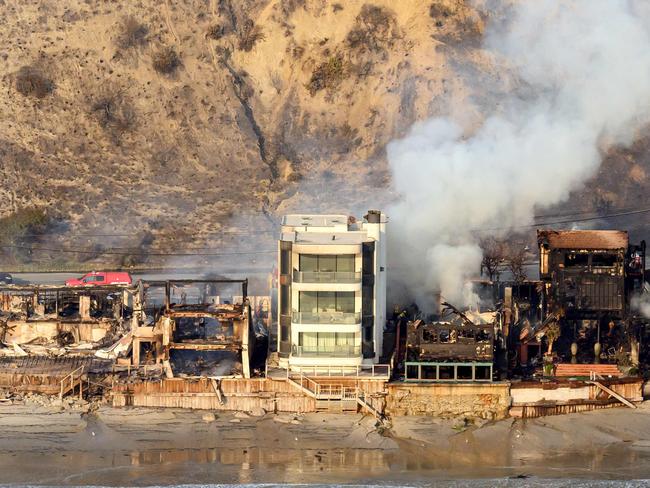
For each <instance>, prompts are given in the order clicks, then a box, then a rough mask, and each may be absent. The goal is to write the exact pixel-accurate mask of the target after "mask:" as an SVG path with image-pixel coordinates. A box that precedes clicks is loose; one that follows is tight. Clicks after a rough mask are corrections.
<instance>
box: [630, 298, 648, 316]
mask: <svg viewBox="0 0 650 488" xmlns="http://www.w3.org/2000/svg"><path fill="white" fill-rule="evenodd" d="M631 305H632V310H635V311H637V312H639V313H640V314H641V316H642V317H644V318H646V319H650V295H649V294H648V293H645V294H642V295H635V296H633V297H632V303H631Z"/></svg>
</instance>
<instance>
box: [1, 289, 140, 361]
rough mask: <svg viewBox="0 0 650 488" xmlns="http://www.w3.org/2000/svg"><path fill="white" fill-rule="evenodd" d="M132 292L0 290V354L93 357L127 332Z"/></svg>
mask: <svg viewBox="0 0 650 488" xmlns="http://www.w3.org/2000/svg"><path fill="white" fill-rule="evenodd" d="M133 294H134V290H133V289H131V288H128V287H122V286H102V287H95V288H93V289H92V290H89V289H85V288H73V287H57V286H40V287H32V286H18V285H9V286H3V287H0V341H1V342H2V343H3V344H4V345H5V346H6V347H4V348H1V349H0V355H1V356H25V355H27V354H28V353H32V354H42V355H49V356H61V355H64V354H68V355H70V354H72V355H88V354H93V353H94V352H95V351H96V350H98V349H100V348H102V347H105V346H107V345H109V344H110V343H112V342H113V341H114V340H116V339H117V338H118V337H120V336H121V335H122V334H123V333H124V331H125V330H127V329H128V323H129V320H130V318H131V314H132V307H133Z"/></svg>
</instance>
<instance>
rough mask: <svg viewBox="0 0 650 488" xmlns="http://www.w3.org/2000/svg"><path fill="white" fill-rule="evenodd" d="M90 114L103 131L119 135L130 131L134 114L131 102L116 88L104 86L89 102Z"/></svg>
mask: <svg viewBox="0 0 650 488" xmlns="http://www.w3.org/2000/svg"><path fill="white" fill-rule="evenodd" d="M90 112H91V113H92V114H93V116H94V117H95V118H96V119H97V121H98V122H99V125H101V126H102V127H103V128H104V129H110V130H112V131H114V132H115V133H116V134H121V133H123V132H126V131H128V130H130V129H132V128H133V127H134V126H135V122H136V113H135V109H134V108H133V105H132V104H131V101H130V100H129V99H128V97H126V95H125V94H124V92H123V91H122V90H121V89H120V88H119V87H117V86H114V85H104V86H102V87H101V88H100V89H99V90H98V93H97V94H96V95H95V96H94V97H93V98H92V100H91V102H90Z"/></svg>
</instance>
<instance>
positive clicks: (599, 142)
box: [388, 0, 650, 305]
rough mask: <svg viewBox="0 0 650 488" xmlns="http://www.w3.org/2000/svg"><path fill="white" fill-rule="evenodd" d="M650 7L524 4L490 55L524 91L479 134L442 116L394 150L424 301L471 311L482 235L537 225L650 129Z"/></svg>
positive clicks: (397, 216)
mask: <svg viewBox="0 0 650 488" xmlns="http://www.w3.org/2000/svg"><path fill="white" fill-rule="evenodd" d="M646 3H647V2H645V1H641V0H639V1H637V2H635V1H633V0H521V1H519V2H517V3H516V4H515V5H513V6H510V7H508V8H507V10H505V11H506V12H507V17H506V19H505V21H504V22H503V23H500V24H499V25H492V26H491V25H488V26H487V31H486V36H485V42H484V48H485V49H486V50H487V51H488V52H489V53H490V56H493V59H495V60H496V61H498V62H499V64H501V65H506V66H509V67H510V68H511V69H512V75H513V76H514V77H515V79H516V80H517V82H518V86H519V87H520V88H521V89H519V90H515V91H514V92H511V94H510V95H507V96H504V97H503V98H502V99H500V100H496V101H495V102H496V103H495V104H494V106H495V107H498V109H495V110H494V111H493V112H492V113H487V114H483V115H484V119H483V122H482V124H481V125H480V127H478V128H476V127H474V128H471V129H465V130H464V129H463V128H462V127H460V126H459V125H458V124H457V123H456V122H454V121H453V120H450V119H444V118H434V119H430V120H427V121H424V122H421V123H418V124H416V125H415V126H413V127H412V129H411V130H410V132H409V134H407V136H406V137H404V138H403V139H400V140H396V141H393V142H392V143H390V144H389V146H388V158H389V163H390V166H391V170H392V173H393V178H394V184H395V187H396V190H397V191H398V192H399V194H400V195H401V199H400V201H399V202H398V203H397V204H396V205H395V206H393V208H390V209H389V215H390V217H391V222H392V224H391V225H392V227H391V234H392V237H393V238H394V239H393V244H394V245H396V247H393V250H392V251H391V253H392V258H394V259H396V260H399V261H400V265H401V266H402V267H403V268H405V270H406V271H407V272H408V279H407V280H405V282H407V283H410V284H412V285H413V292H414V293H416V295H417V294H418V293H417V291H420V293H419V298H422V297H423V296H427V295H430V294H431V293H430V292H432V291H434V290H437V291H441V292H442V295H443V296H444V297H445V298H446V299H447V300H450V301H454V302H456V303H462V304H464V305H470V302H471V301H472V300H471V297H468V295H467V293H465V292H464V290H463V287H462V285H461V283H462V281H463V280H464V279H466V278H468V277H469V276H472V275H477V274H478V269H479V268H478V263H480V249H479V247H478V244H477V239H476V237H475V235H474V234H475V232H474V230H476V229H485V228H488V229H489V228H494V227H496V228H511V227H514V226H520V225H525V224H529V223H531V222H532V217H533V215H534V211H535V210H537V209H543V208H545V207H549V206H551V205H554V204H557V203H559V202H561V201H562V200H563V199H565V198H566V197H567V196H568V194H569V192H570V191H572V190H575V189H577V188H579V187H580V185H581V184H583V183H584V182H585V181H586V180H587V179H588V178H589V177H591V176H592V175H594V173H595V172H596V171H597V169H598V167H599V165H600V162H601V151H602V150H603V149H604V148H605V147H607V146H610V145H612V144H626V143H630V142H631V141H632V140H633V139H634V138H635V136H636V130H638V129H639V128H640V127H642V126H643V125H644V124H646V123H648V121H649V119H648V114H649V113H650V110H649V109H650V34H649V29H650V9H649V8H648V7H647V5H646ZM502 4H503V2H496V5H497V6H498V7H504V5H502ZM467 108H468V109H469V108H470V107H467ZM453 112H454V113H462V112H463V107H454V110H453ZM482 235H485V234H484V233H483V234H482ZM459 280H460V281H459Z"/></svg>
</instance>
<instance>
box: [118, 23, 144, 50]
mask: <svg viewBox="0 0 650 488" xmlns="http://www.w3.org/2000/svg"><path fill="white" fill-rule="evenodd" d="M148 33H149V29H148V28H147V26H146V25H144V24H142V23H140V22H139V21H138V20H137V19H136V18H135V17H133V16H130V15H129V16H126V17H123V18H122V20H121V21H120V23H118V25H117V36H116V38H115V44H116V45H117V47H119V48H120V49H129V48H131V47H137V46H143V45H144V44H146V42H147V34H148Z"/></svg>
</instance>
